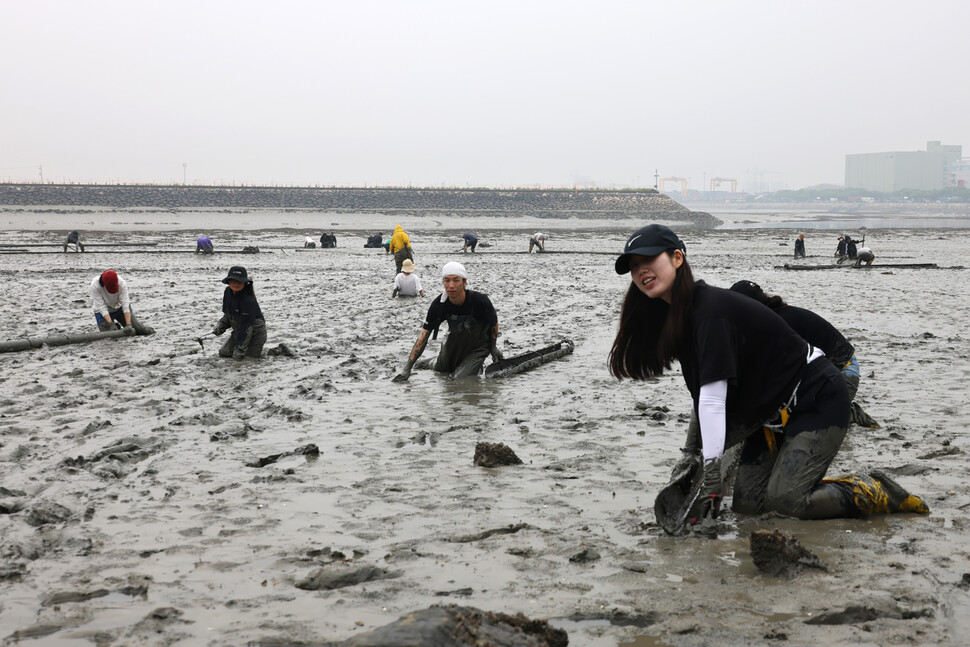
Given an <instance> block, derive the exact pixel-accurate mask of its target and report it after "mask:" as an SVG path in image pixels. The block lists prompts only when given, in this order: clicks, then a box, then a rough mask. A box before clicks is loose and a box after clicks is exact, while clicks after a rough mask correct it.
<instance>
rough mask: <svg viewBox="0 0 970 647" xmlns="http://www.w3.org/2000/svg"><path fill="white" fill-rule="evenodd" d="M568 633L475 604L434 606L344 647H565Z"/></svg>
mask: <svg viewBox="0 0 970 647" xmlns="http://www.w3.org/2000/svg"><path fill="white" fill-rule="evenodd" d="M568 644H569V636H568V635H567V634H566V632H565V631H563V630H562V629H556V628H555V627H552V626H550V625H549V623H548V622H546V621H545V620H532V619H530V618H527V617H526V616H524V615H522V614H521V613H519V614H516V615H514V616H511V615H508V614H505V613H490V612H487V611H482V610H480V609H476V608H474V607H459V606H455V605H452V606H448V607H440V606H433V607H429V608H427V609H422V610H420V611H414V612H413V613H409V614H407V615H406V616H402V617H401V618H399V619H398V620H396V621H395V622H392V623H391V624H389V625H386V626H384V627H381V628H380V629H377V630H375V631H372V632H370V633H367V634H362V635H360V636H355V637H353V638H351V639H350V640H347V641H345V642H342V643H340V645H341V647H412V646H413V647H473V646H474V647H478V646H479V645H489V646H490V647H566V645H568Z"/></svg>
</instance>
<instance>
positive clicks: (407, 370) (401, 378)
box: [393, 360, 414, 382]
mask: <svg viewBox="0 0 970 647" xmlns="http://www.w3.org/2000/svg"><path fill="white" fill-rule="evenodd" d="M412 366H414V362H413V361H411V360H408V363H407V364H405V365H404V368H402V369H401V372H400V373H398V374H397V375H395V376H394V380H393V381H394V382H407V381H408V378H409V377H411V367H412Z"/></svg>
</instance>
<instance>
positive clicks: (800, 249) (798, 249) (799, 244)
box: [795, 234, 805, 258]
mask: <svg viewBox="0 0 970 647" xmlns="http://www.w3.org/2000/svg"><path fill="white" fill-rule="evenodd" d="M795 258H805V234H798V238H796V239H795Z"/></svg>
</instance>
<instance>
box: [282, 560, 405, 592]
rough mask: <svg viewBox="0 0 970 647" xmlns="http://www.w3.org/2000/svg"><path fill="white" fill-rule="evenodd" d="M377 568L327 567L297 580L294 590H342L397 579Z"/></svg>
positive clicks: (394, 575)
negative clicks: (376, 581)
mask: <svg viewBox="0 0 970 647" xmlns="http://www.w3.org/2000/svg"><path fill="white" fill-rule="evenodd" d="M397 576H398V574H397V573H392V572H389V571H386V570H384V569H383V568H378V567H377V566H347V567H342V566H327V567H325V568H317V569H314V570H312V571H310V574H309V575H307V576H306V577H305V578H303V579H301V580H297V582H296V588H298V589H303V590H304V591H319V590H320V589H342V588H344V587H345V586H353V585H355V584H363V583H364V582H373V581H375V580H389V579H392V578H395V577H397Z"/></svg>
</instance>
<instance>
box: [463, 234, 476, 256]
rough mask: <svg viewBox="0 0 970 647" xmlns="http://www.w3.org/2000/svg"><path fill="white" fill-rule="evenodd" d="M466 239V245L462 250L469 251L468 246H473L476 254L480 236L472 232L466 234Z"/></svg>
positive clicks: (473, 251)
mask: <svg viewBox="0 0 970 647" xmlns="http://www.w3.org/2000/svg"><path fill="white" fill-rule="evenodd" d="M464 239H465V247H464V248H463V249H462V250H461V251H462V253H464V252H467V251H468V248H469V247H471V249H472V254H474V253H475V248H476V247H478V236H476V235H475V234H472V233H467V234H465V236H464Z"/></svg>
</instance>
